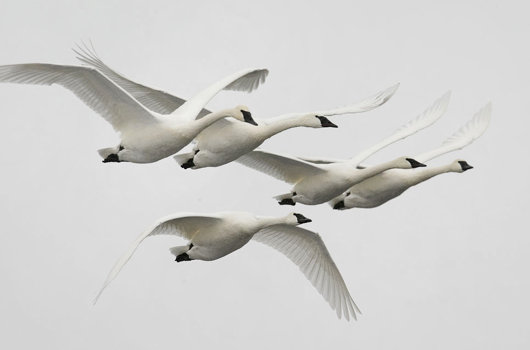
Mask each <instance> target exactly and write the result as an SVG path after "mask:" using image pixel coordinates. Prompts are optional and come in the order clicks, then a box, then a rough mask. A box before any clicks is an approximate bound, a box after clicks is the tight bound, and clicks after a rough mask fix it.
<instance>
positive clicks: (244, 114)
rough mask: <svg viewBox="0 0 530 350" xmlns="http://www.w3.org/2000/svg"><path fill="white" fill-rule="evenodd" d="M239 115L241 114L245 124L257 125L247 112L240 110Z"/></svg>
mask: <svg viewBox="0 0 530 350" xmlns="http://www.w3.org/2000/svg"><path fill="white" fill-rule="evenodd" d="M241 113H243V118H244V119H245V121H246V122H247V123H249V124H252V125H258V123H256V122H255V121H254V119H252V114H250V112H249V111H244V110H241Z"/></svg>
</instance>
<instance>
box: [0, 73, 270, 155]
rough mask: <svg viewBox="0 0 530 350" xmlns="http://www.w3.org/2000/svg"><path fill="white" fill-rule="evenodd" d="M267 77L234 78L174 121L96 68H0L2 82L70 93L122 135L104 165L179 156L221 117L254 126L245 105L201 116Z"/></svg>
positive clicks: (174, 116) (206, 92) (176, 114)
mask: <svg viewBox="0 0 530 350" xmlns="http://www.w3.org/2000/svg"><path fill="white" fill-rule="evenodd" d="M267 74H268V71H267V70H265V69H246V70H243V71H240V72H237V73H235V74H232V75H229V76H227V77H225V78H224V79H221V80H219V81H218V82H216V83H215V84H212V85H211V86H209V87H208V88H206V89H204V90H203V91H201V92H200V93H198V94H197V95H195V96H194V97H193V98H192V99H190V100H188V101H187V102H186V103H184V104H182V105H181V106H180V107H179V108H178V109H176V110H175V111H174V112H173V113H172V114H171V115H170V116H161V115H159V114H158V113H156V112H151V111H149V110H148V109H147V108H145V107H144V106H143V105H142V104H140V103H139V102H138V101H137V100H136V99H135V98H134V97H133V96H131V95H130V94H129V93H127V92H126V91H124V90H123V89H122V88H120V87H119V86H118V85H116V84H115V83H113V82H112V81H111V80H109V79H108V78H107V77H105V76H104V75H103V74H102V73H100V72H98V71H97V70H95V69H92V68H88V67H79V66H63V65H53V64H42V63H34V64H15V65H5V66H0V82H11V83H23V84H40V85H52V84H58V85H61V86H63V87H65V88H67V89H69V90H71V91H72V92H73V93H74V94H75V95H76V96H77V97H79V98H80V99H81V100H82V101H83V102H85V103H86V104H87V105H88V106H89V107H90V108H92V109H93V110H94V111H95V112H97V113H99V114H100V115H101V116H102V117H103V118H105V119H106V120H107V121H108V122H109V123H110V124H111V125H112V127H113V128H114V130H116V131H117V132H119V133H120V136H121V142H120V144H119V145H118V146H116V147H111V148H105V149H102V150H99V151H98V152H99V153H100V155H101V156H102V157H103V158H104V160H103V161H104V162H121V161H126V162H135V163H151V162H155V161H157V160H160V159H162V158H165V157H168V156H170V155H172V154H175V153H176V152H178V151H179V150H180V149H182V148H183V147H184V146H186V145H187V144H188V143H190V142H191V141H192V140H193V138H194V137H195V136H196V135H197V134H198V133H199V132H200V131H201V130H203V129H204V128H206V127H207V126H209V125H210V124H212V123H214V122H215V121H217V120H219V119H221V118H226V117H233V118H236V119H238V120H241V121H247V122H249V123H255V122H254V121H253V120H252V117H251V114H250V112H249V111H248V109H247V108H246V107H244V106H238V107H236V108H231V109H226V110H223V111H218V112H216V113H210V114H208V115H206V116H204V117H202V118H200V119H196V117H197V115H198V114H199V113H200V112H201V110H202V108H203V107H204V106H205V105H206V103H208V101H210V99H212V98H213V97H214V96H215V95H216V94H217V93H218V92H219V91H221V90H223V89H227V90H242V91H248V92H250V91H252V90H253V89H255V88H256V87H257V86H258V85H259V84H260V83H261V82H263V81H264V80H265V77H266V76H267Z"/></svg>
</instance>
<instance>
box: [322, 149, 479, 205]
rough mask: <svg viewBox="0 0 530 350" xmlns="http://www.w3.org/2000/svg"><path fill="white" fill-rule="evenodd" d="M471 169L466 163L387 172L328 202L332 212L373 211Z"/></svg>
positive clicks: (460, 162) (355, 186)
mask: <svg viewBox="0 0 530 350" xmlns="http://www.w3.org/2000/svg"><path fill="white" fill-rule="evenodd" d="M469 169H473V167H472V166H471V165H469V164H468V163H467V162H466V161H465V160H461V159H459V160H455V161H453V162H451V163H449V164H445V165H440V166H435V167H427V168H425V169H417V170H413V171H410V172H407V171H401V170H400V169H390V170H387V171H384V172H382V173H380V174H378V175H375V176H372V177H370V178H368V179H366V180H364V181H362V182H361V183H358V184H357V185H354V186H352V188H350V189H348V191H347V192H346V193H344V194H343V195H342V196H339V197H337V198H336V199H334V200H332V201H330V202H329V204H330V205H331V206H332V207H333V209H338V210H344V209H350V208H374V207H378V206H380V205H382V204H384V203H386V202H388V201H389V200H391V199H393V198H395V197H397V196H399V195H401V194H402V193H403V192H405V191H406V190H407V189H409V188H410V187H412V186H415V185H417V184H419V183H421V182H423V181H426V180H428V179H430V178H432V177H434V176H437V175H440V174H444V173H450V172H453V173H463V172H464V171H466V170H469Z"/></svg>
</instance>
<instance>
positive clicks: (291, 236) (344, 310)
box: [94, 212, 360, 320]
mask: <svg viewBox="0 0 530 350" xmlns="http://www.w3.org/2000/svg"><path fill="white" fill-rule="evenodd" d="M306 222H311V220H310V219H308V218H306V217H304V216H303V215H301V214H295V213H291V214H289V215H287V216H285V217H264V216H256V215H253V214H250V213H245V212H222V213H216V214H212V215H203V214H182V213H180V214H174V215H170V216H168V217H165V218H162V219H160V220H158V221H157V222H156V223H155V224H154V225H153V226H152V227H151V228H149V229H148V230H146V231H145V232H144V233H142V234H141V235H140V236H139V237H138V238H137V239H136V241H135V242H134V243H133V244H132V245H131V247H130V248H129V250H128V251H127V252H126V253H125V254H124V255H123V256H122V257H121V258H120V259H119V260H118V262H117V263H116V264H115V265H114V267H113V268H112V270H111V271H110V273H109V275H108V277H107V279H106V281H105V283H104V284H103V287H102V288H101V290H100V291H99V293H98V295H97V296H96V299H95V300H94V303H95V302H96V301H97V300H98V298H99V297H100V296H101V293H102V292H103V290H104V289H105V288H106V287H107V286H108V285H109V283H110V282H111V281H112V280H113V279H114V278H115V277H116V276H117V275H118V273H119V272H120V270H121V269H122V268H123V266H124V265H125V264H126V263H127V261H129V259H130V258H131V257H132V255H133V254H134V252H135V251H136V249H137V248H138V246H139V245H140V243H142V241H143V240H144V239H145V238H146V237H149V236H155V235H161V234H168V235H174V236H179V237H182V238H185V239H187V240H188V243H187V244H186V245H183V246H177V247H173V248H170V249H169V250H170V252H171V253H172V254H173V255H174V256H175V261H177V262H182V261H192V260H205V261H211V260H217V259H219V258H222V257H223V256H225V255H227V254H230V253H232V252H234V251H236V250H238V249H239V248H241V247H243V246H244V245H245V244H247V243H248V242H249V241H250V240H251V239H253V240H255V241H258V242H261V243H264V244H266V245H268V246H270V247H272V248H274V249H276V250H278V251H280V252H281V253H283V254H284V255H285V256H286V257H287V258H289V259H290V260H291V261H292V262H294V263H295V264H296V265H298V267H299V268H300V270H301V271H302V272H303V273H304V275H305V276H306V277H307V279H309V281H310V282H311V283H312V284H313V286H314V287H315V288H316V289H317V290H318V292H319V293H320V294H321V295H322V296H323V297H324V299H325V300H326V301H327V302H328V303H329V305H330V306H331V308H332V309H333V310H335V312H336V313H337V316H338V317H339V318H341V317H342V316H344V317H345V318H346V319H347V320H349V319H350V316H351V317H353V318H354V319H356V312H358V313H360V311H359V309H358V308H357V306H356V305H355V303H354V301H353V299H352V297H351V296H350V293H349V292H348V288H347V287H346V284H345V283H344V280H343V279H342V276H341V274H340V272H339V270H338V268H337V266H336V265H335V263H334V262H333V259H332V258H331V256H330V254H329V252H328V250H327V249H326V246H325V245H324V242H323V241H322V239H321V238H320V236H319V235H318V234H317V233H315V232H312V231H309V230H306V229H303V228H300V227H297V226H298V225H300V224H303V223H306Z"/></svg>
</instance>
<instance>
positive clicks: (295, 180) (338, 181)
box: [237, 150, 425, 205]
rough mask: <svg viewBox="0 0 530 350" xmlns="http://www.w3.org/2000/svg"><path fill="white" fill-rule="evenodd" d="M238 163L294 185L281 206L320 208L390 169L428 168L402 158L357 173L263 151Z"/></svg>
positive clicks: (348, 166)
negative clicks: (317, 206) (359, 183)
mask: <svg viewBox="0 0 530 350" xmlns="http://www.w3.org/2000/svg"><path fill="white" fill-rule="evenodd" d="M237 161H238V162H239V163H241V164H243V165H246V166H248V167H250V168H253V169H255V170H258V171H261V172H264V173H266V174H268V175H270V176H273V177H276V178H277V179H280V180H283V181H285V182H287V183H290V184H293V185H294V187H293V188H292V190H291V192H289V193H286V194H282V195H279V196H276V197H275V198H276V199H277V200H278V203H279V204H280V205H286V204H287V205H295V204H296V203H302V204H307V205H316V204H321V203H324V202H327V201H329V200H331V199H332V198H334V197H336V196H337V195H340V194H341V193H342V192H344V191H345V190H346V189H347V188H348V187H350V186H353V185H354V184H356V183H358V182H361V181H363V180H364V179H367V178H369V177H370V176H373V175H375V174H378V173H380V172H383V171H385V170H387V169H392V168H400V169H412V168H416V167H421V166H425V165H424V164H421V163H419V162H417V161H415V160H414V159H411V158H406V157H401V158H397V159H395V160H392V161H389V162H385V163H382V164H379V165H377V166H374V167H371V168H369V169H358V168H357V167H356V165H357V163H355V162H349V161H347V162H341V163H333V164H313V163H310V162H306V161H303V160H301V159H298V158H295V157H289V156H286V155H280V154H275V153H270V152H265V151H260V150H256V151H252V152H249V153H248V154H245V155H244V156H242V157H241V158H239V159H238V160H237Z"/></svg>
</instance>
